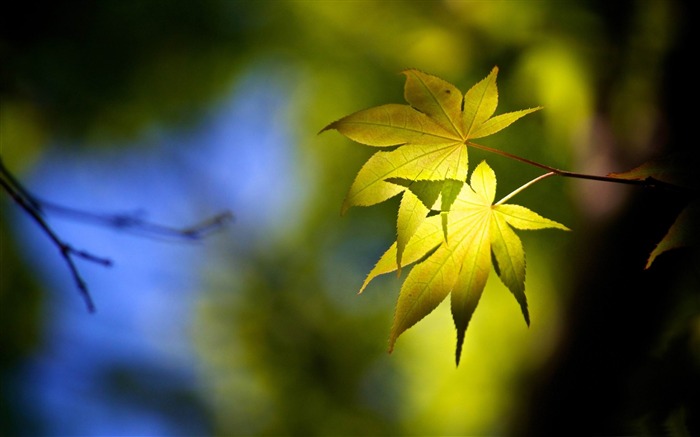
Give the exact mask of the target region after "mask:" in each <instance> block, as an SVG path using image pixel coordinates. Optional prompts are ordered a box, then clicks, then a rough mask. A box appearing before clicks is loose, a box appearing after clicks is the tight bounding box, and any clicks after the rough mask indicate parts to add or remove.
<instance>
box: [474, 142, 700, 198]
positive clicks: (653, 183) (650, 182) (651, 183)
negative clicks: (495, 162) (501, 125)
mask: <svg viewBox="0 0 700 437" xmlns="http://www.w3.org/2000/svg"><path fill="white" fill-rule="evenodd" d="M466 144H467V146H471V147H474V148H475V149H480V150H484V151H486V152H490V153H495V154H497V155H501V156H504V157H506V158H510V159H514V160H516V161H520V162H522V163H525V164H528V165H531V166H534V167H538V168H541V169H543V170H547V171H548V172H550V173H553V174H555V175H557V176H562V177H565V178H575V179H588V180H593V181H601V182H612V183H616V184H626V185H637V186H641V187H646V188H661V189H664V190H668V191H675V192H683V193H689V194H695V195H697V194H698V193H697V190H694V189H692V188H690V187H682V186H678V185H674V184H669V183H667V182H663V181H660V180H658V179H655V178H652V177H647V178H645V179H623V178H618V177H614V176H598V175H590V174H585V173H576V172H573V171H567V170H560V169H558V168H554V167H551V166H549V165H546V164H541V163H539V162H536V161H532V160H529V159H527V158H523V157H522V156H518V155H514V154H512V153H508V152H504V151H502V150H498V149H494V148H491V147H488V146H484V145H482V144H477V143H473V142H471V141H468V142H467V143H466Z"/></svg>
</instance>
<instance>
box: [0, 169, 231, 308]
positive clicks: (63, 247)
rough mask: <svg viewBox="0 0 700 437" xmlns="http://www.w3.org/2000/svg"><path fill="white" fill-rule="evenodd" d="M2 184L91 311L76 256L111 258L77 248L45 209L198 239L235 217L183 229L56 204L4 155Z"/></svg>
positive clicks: (99, 259)
mask: <svg viewBox="0 0 700 437" xmlns="http://www.w3.org/2000/svg"><path fill="white" fill-rule="evenodd" d="M0 185H1V186H2V188H3V189H4V191H5V192H6V193H7V194H8V195H9V196H10V198H12V200H13V201H14V202H15V203H16V204H17V205H18V206H19V207H20V208H22V210H24V211H25V212H26V213H27V214H28V215H29V216H30V217H31V218H32V219H33V220H34V222H35V223H36V224H37V225H38V226H39V227H40V228H41V229H42V230H43V231H44V233H45V234H46V235H47V236H48V237H49V239H50V240H51V241H52V242H53V243H54V245H55V246H56V247H57V248H58V250H59V252H60V254H61V257H63V259H64V260H65V262H66V264H67V265H68V269H69V271H70V272H71V275H72V276H73V280H74V282H75V284H76V286H77V287H78V290H79V291H80V294H81V295H82V296H83V300H85V304H86V306H87V308H88V311H89V312H91V313H94V312H95V309H96V308H95V304H94V302H93V300H92V297H91V296H90V292H89V291H88V287H87V284H86V282H85V280H84V279H83V277H82V276H81V275H80V272H79V270H78V267H77V266H76V264H75V261H74V259H73V257H79V258H83V259H85V260H87V261H91V262H94V263H97V264H100V265H103V266H106V267H109V266H111V265H112V261H111V260H110V259H107V258H103V257H99V256H96V255H94V254H92V253H90V252H87V251H85V250H78V249H75V248H73V247H72V246H71V245H69V244H67V243H66V242H64V241H63V240H62V239H61V238H60V237H59V236H58V235H57V234H56V232H54V230H53V229H52V228H51V226H49V224H48V223H47V222H46V220H45V219H44V217H43V216H44V214H45V213H46V211H53V212H58V213H60V214H64V215H66V216H69V217H72V218H75V219H80V220H84V221H91V222H94V223H97V224H101V225H106V226H112V227H115V228H118V229H130V230H134V231H139V232H141V233H144V234H147V235H155V236H164V237H174V238H184V239H188V240H197V239H201V238H204V237H206V236H207V235H209V234H211V233H212V232H214V231H216V230H218V229H220V228H221V227H223V226H225V225H226V224H227V223H228V222H230V221H231V220H233V214H232V213H231V212H230V211H225V212H223V213H220V214H217V215H216V216H214V217H212V218H209V219H207V220H205V221H203V222H201V223H199V224H196V225H194V226H190V227H187V228H183V229H176V228H171V227H168V226H163V225H159V224H156V223H150V222H147V221H145V220H142V219H141V218H139V217H136V216H135V215H129V214H116V215H103V214H95V213H91V212H86V211H81V210H78V209H73V208H68V207H65V206H61V205H56V204H53V203H49V202H46V201H43V200H40V199H38V198H37V197H36V196H34V195H33V194H31V193H30V192H29V191H27V190H26V189H25V188H24V187H23V186H22V184H21V183H20V182H19V181H18V180H17V179H16V178H15V177H14V176H13V175H12V173H11V172H10V171H9V170H8V169H7V167H5V165H4V163H3V162H2V158H1V157H0Z"/></svg>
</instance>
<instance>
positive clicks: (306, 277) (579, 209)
mask: <svg viewBox="0 0 700 437" xmlns="http://www.w3.org/2000/svg"><path fill="white" fill-rule="evenodd" d="M4 9H6V8H4ZM0 22H1V23H2V24H1V25H0V155H2V159H3V162H4V163H5V165H6V166H7V167H8V168H9V169H10V170H11V171H13V173H14V174H15V176H16V177H17V178H18V179H19V180H21V181H22V183H23V184H24V185H25V187H26V188H27V189H28V190H30V191H31V192H32V193H34V194H35V195H36V196H38V197H39V198H41V199H45V200H47V201H50V202H52V203H56V204H60V205H64V206H67V207H71V208H78V209H81V210H85V211H88V212H91V213H94V214H107V215H110V214H111V215H114V214H128V215H132V216H134V217H140V218H144V219H146V220H148V221H152V222H156V223H161V224H164V225H167V226H173V227H185V226H189V225H192V224H193V223H197V222H199V221H201V220H203V219H205V218H207V217H211V216H213V215H215V214H217V213H219V212H221V211H222V210H230V211H232V212H233V214H234V215H235V222H234V223H232V224H230V225H229V226H227V227H225V228H224V229H222V230H220V231H219V232H217V233H215V234H213V235H211V236H209V237H208V238H206V239H204V240H201V241H196V242H191V241H180V240H178V239H172V238H157V237H154V236H152V235H140V234H138V233H134V232H126V231H127V230H119V229H116V228H112V227H109V226H100V225H95V224H93V223H88V222H85V221H81V220H76V219H75V218H70V217H65V216H61V215H60V214H55V215H49V216H48V217H47V219H48V221H49V223H50V224H51V226H52V227H53V228H54V229H55V230H56V232H57V233H58V234H59V235H60V236H61V237H63V238H64V240H66V241H67V242H69V243H70V244H71V245H73V246H75V247H76V248H79V249H85V250H88V251H90V252H91V253H94V254H97V255H101V256H105V257H108V258H110V259H112V260H113V261H114V266H113V267H111V268H105V267H103V266H100V265H95V264H91V263H88V262H83V261H80V260H78V267H79V269H80V270H81V272H82V274H83V276H84V277H85V279H86V281H87V283H88V285H89V287H90V290H91V293H92V295H93V298H94V300H95V303H96V305H97V312H96V313H95V314H90V313H88V312H87V310H86V308H85V306H84V304H83V301H82V300H81V298H80V295H79V293H78V291H77V289H76V287H75V283H74V282H73V279H72V278H71V276H70V273H69V271H68V269H67V267H66V264H65V262H64V261H63V259H62V258H61V257H60V255H59V253H58V252H57V250H56V248H55V247H54V246H53V245H52V244H51V243H50V242H49V241H48V239H47V238H46V235H45V234H44V233H42V232H41V231H40V230H39V229H38V228H37V226H36V225H35V223H34V222H32V221H31V219H30V218H29V217H28V216H27V215H26V214H25V213H23V212H22V211H21V210H20V209H19V208H17V206H16V205H14V204H13V203H12V202H11V200H10V199H9V197H7V196H4V195H3V196H2V197H3V198H2V200H0V206H1V208H2V210H1V213H0V237H1V241H0V250H1V252H0V262H1V264H0V269H1V272H0V287H1V288H0V435H8V436H9V435H47V436H53V435H304V436H311V435H548V434H551V433H554V432H556V433H558V434H559V435H564V434H566V435H577V434H580V435H586V434H597V435H601V434H618V435H619V434H649V435H659V434H661V433H669V434H672V435H692V434H693V433H699V432H700V424H699V422H698V420H700V419H699V418H698V416H697V412H698V411H700V408H699V407H700V402H699V399H698V397H699V393H700V389H698V387H699V385H700V384H699V382H700V378H699V375H700V372H699V371H698V364H699V363H700V295H699V294H698V290H699V289H700V277H699V274H698V271H699V270H700V262H698V260H699V259H698V258H697V257H694V254H693V252H690V251H687V250H678V251H675V252H670V253H668V254H664V255H663V256H662V257H660V258H659V259H658V260H657V261H656V263H655V265H654V267H653V268H652V269H651V270H649V271H644V270H643V266H644V263H645V261H646V256H647V255H648V253H649V252H650V251H651V250H652V249H653V247H654V244H655V243H656V242H657V241H658V240H659V239H660V238H661V237H662V236H663V235H664V233H665V231H666V229H667V228H668V226H669V225H670V224H671V223H672V222H673V219H674V217H675V214H677V213H678V211H680V209H681V208H682V207H683V205H684V202H685V201H686V200H687V199H684V198H680V197H679V196H676V195H668V194H667V193H663V194H660V193H655V192H646V191H644V190H640V189H636V188H629V187H623V186H615V185H612V184H603V183H599V182H584V181H578V180H563V179H560V178H550V179H547V180H546V181H544V182H542V183H539V184H537V185H535V186H533V187H532V188H531V189H529V190H528V191H527V192H525V193H522V194H519V195H518V196H517V197H516V198H515V199H514V200H513V203H519V204H523V205H526V206H528V207H530V208H532V209H534V210H536V211H538V212H540V213H541V214H542V215H544V216H546V217H549V218H552V219H554V220H557V221H559V222H562V223H564V224H566V225H568V226H569V227H571V228H572V229H573V232H572V233H562V232H557V231H540V232H537V233H532V234H529V233H525V232H523V233H521V237H522V239H523V242H524V245H525V249H526V253H527V257H528V275H527V292H528V297H529V303H530V309H531V318H532V325H531V326H530V328H527V327H526V325H525V323H524V322H523V320H522V316H521V314H520V310H519V308H518V305H517V303H516V302H515V300H514V299H513V298H512V296H511V295H510V293H509V292H508V291H507V289H506V288H505V287H504V286H503V285H502V284H501V283H500V282H499V280H498V278H497V277H496V276H495V275H492V276H491V278H490V280H489V283H488V285H487V289H486V290H485V293H484V297H483V299H482V301H481V303H480V306H479V308H478V310H477V311H476V314H475V316H474V319H473V320H472V323H471V324H470V327H469V330H468V332H467V337H466V342H465V345H464V352H463V356H462V361H461V365H460V366H459V368H455V365H454V343H455V334H454V330H453V327H452V321H451V316H450V314H449V307H448V305H445V304H443V305H441V306H440V307H439V308H438V309H437V310H436V311H435V312H434V313H433V314H431V315H429V316H428V317H426V318H425V319H424V320H423V321H421V322H420V323H419V324H418V325H416V326H415V327H413V328H411V329H410V330H409V331H407V332H406V333H405V334H404V335H403V336H402V337H401V338H400V339H399V341H398V343H397V345H396V349H395V351H394V352H393V353H392V354H391V355H389V354H387V338H388V333H389V328H390V325H391V319H392V316H393V306H394V303H395V301H396V297H397V296H398V291H399V288H400V284H401V279H400V278H397V277H395V276H392V275H389V276H387V277H382V278H380V279H377V280H376V281H375V282H374V283H373V284H372V285H371V286H370V287H369V288H368V290H367V291H366V292H365V293H364V294H363V295H361V296H357V295H356V292H357V290H358V289H359V287H360V285H361V284H362V281H363V279H364V277H365V275H366V274H367V272H369V270H370V269H371V267H372V266H373V264H374V262H375V261H376V260H377V259H378V257H379V256H380V255H381V254H382V253H383V251H384V250H385V249H386V248H387V247H388V245H389V244H390V243H391V242H392V241H393V240H394V236H395V234H394V233H395V214H396V208H397V206H398V199H392V200H391V201H389V202H386V203H385V204H382V205H378V206H374V207H371V208H354V209H352V210H351V211H350V212H349V213H348V214H346V215H345V216H342V217H341V216H340V214H339V211H340V205H341V203H342V200H343V197H344V195H345V192H346V190H347V189H348V188H349V186H350V184H351V182H352V180H353V177H354V175H355V174H356V172H357V171H358V170H359V168H360V166H361V165H362V163H363V162H364V161H365V160H366V159H367V158H368V157H369V156H370V155H371V153H372V152H373V150H370V149H369V148H366V147H364V146H361V145H358V144H354V143H351V142H350V141H349V140H347V139H345V138H344V137H342V136H340V135H339V134H337V133H336V132H325V133H323V134H321V135H319V134H318V132H319V131H320V130H321V129H322V128H323V127H324V126H326V125H327V124H328V123H330V122H332V121H334V120H336V119H338V118H340V117H342V116H345V115H347V114H349V113H351V112H354V111H356V110H359V109H363V108H367V107H370V106H375V105H379V104H384V103H403V76H402V75H401V74H400V71H401V70H403V69H405V68H419V69H421V70H424V71H426V72H429V73H432V74H436V75H438V76H440V77H443V78H444V79H446V80H448V81H450V82H452V83H454V84H455V85H457V86H458V87H459V88H460V89H462V90H464V91H466V89H468V88H469V87H470V86H471V85H473V84H474V83H476V82H477V81H478V80H480V79H482V78H483V77H485V76H486V75H487V74H488V72H489V71H490V70H491V68H493V67H494V66H496V65H497V66H498V67H499V68H500V73H499V78H498V85H499V94H500V102H499V109H498V113H501V112H506V111H510V110H517V109H522V108H527V107H532V106H537V105H542V106H544V107H545V109H544V110H542V111H540V112H537V113H535V114H534V115H530V116H528V117H525V118H524V119H522V120H520V121H518V122H517V123H516V124H514V125H512V126H511V127H509V128H508V129H507V130H505V131H503V132H500V133H498V134H497V135H494V136H493V137H491V138H486V139H484V140H483V143H484V144H486V145H489V146H491V147H497V148H501V149H503V150H506V151H508V152H511V153H515V154H519V155H521V156H524V157H527V158H529V159H532V160H536V161H540V162H543V163H546V164H549V165H552V166H554V167H558V168H562V169H568V170H572V171H579V172H587V173H593V174H601V175H604V174H607V173H608V172H612V171H625V170H628V169H630V168H633V167H635V166H637V165H639V164H641V163H642V162H644V161H646V160H648V159H651V158H654V157H657V156H661V155H664V154H668V153H675V152H683V153H686V155H684V156H688V159H687V160H684V161H682V162H683V163H687V162H692V159H693V157H695V156H696V155H695V153H696V149H697V139H696V136H695V135H693V133H694V129H693V121H692V117H693V116H692V114H693V110H692V99H691V94H692V93H693V92H694V91H693V90H696V89H697V82H696V78H695V77H694V69H693V68H691V64H692V62H693V58H694V51H695V50H696V48H695V47H694V46H693V43H692V41H694V36H697V31H696V27H697V26H694V23H693V22H692V15H691V13H690V10H689V9H688V4H687V2H682V1H679V0H623V1H604V0H581V1H564V0H551V1H547V0H538V1H529V0H522V1H494V2H488V1H458V0H452V1H449V0H448V1H379V0H376V1H369V0H368V1H352V0H348V1H330V0H328V1H281V0H280V1H257V2H252V1H251V2H248V1H245V2H243V1H232V0H204V1H199V2H196V3H192V2H187V1H167V2H166V1H146V2H136V1H127V2H124V1H109V0H103V1H100V2H71V1H68V2H55V3H46V4H29V3H18V4H15V5H14V7H13V9H12V11H10V10H9V9H6V10H5V11H4V12H3V13H2V14H0ZM693 26H694V27H693ZM688 105H690V106H688ZM483 159H488V162H489V164H490V165H491V166H492V167H493V168H494V170H495V171H496V173H497V175H498V178H499V179H498V182H499V187H498V193H499V195H500V196H503V195H505V194H507V193H508V192H510V191H511V190H512V189H514V188H516V187H517V186H519V185H521V184H522V183H524V182H526V181H528V180H530V179H531V178H533V177H535V176H537V175H539V174H540V173H541V172H540V171H539V170H537V169H535V168H532V167H528V166H525V165H522V164H520V163H517V162H514V161H509V160H506V159H504V158H502V157H499V156H494V155H488V154H485V153H483V152H480V151H477V150H474V151H472V152H470V163H471V164H472V168H473V166H474V165H475V164H476V163H478V162H479V161H481V160H483ZM688 168H691V167H690V166H688Z"/></svg>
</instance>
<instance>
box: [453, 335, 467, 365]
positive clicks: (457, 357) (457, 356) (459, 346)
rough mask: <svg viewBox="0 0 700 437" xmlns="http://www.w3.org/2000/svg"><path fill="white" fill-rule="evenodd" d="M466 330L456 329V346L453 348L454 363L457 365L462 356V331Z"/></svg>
mask: <svg viewBox="0 0 700 437" xmlns="http://www.w3.org/2000/svg"><path fill="white" fill-rule="evenodd" d="M465 331H466V330H461V329H460V330H457V347H456V349H455V365H456V367H459V361H460V360H461V358H462V346H463V345H464V333H465Z"/></svg>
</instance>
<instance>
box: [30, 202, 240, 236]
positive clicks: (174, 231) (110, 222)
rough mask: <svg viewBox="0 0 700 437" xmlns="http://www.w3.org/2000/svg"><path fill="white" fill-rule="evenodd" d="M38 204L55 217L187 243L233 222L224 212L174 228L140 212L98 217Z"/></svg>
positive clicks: (46, 204)
mask: <svg viewBox="0 0 700 437" xmlns="http://www.w3.org/2000/svg"><path fill="white" fill-rule="evenodd" d="M37 203H38V204H39V205H40V206H41V207H42V209H43V210H44V211H46V212H53V213H57V214H60V215H63V216H65V217H69V218H71V219H75V220H82V221H85V222H90V223H93V224H98V225H102V226H109V227H113V228H117V229H119V230H127V231H130V232H133V233H137V234H140V235H144V236H150V237H164V238H175V239H186V240H200V239H202V238H204V237H206V236H208V235H209V234H211V233H213V232H215V231H217V230H219V229H221V228H222V227H223V226H225V225H226V224H228V223H230V222H231V221H233V219H234V216H233V213H231V212H230V211H224V212H222V213H220V214H217V215H215V216H213V217H210V218H208V219H206V220H204V221H202V222H201V223H198V224H196V225H193V226H189V227H186V228H173V227H170V226H164V225H161V224H157V223H153V222H149V221H147V220H144V219H143V218H141V217H139V215H140V214H139V212H135V213H130V214H98V213H94V212H88V211H83V210H79V209H75V208H69V207H66V206H62V205H56V204H54V203H50V202H47V201H45V200H38V199H37Z"/></svg>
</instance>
